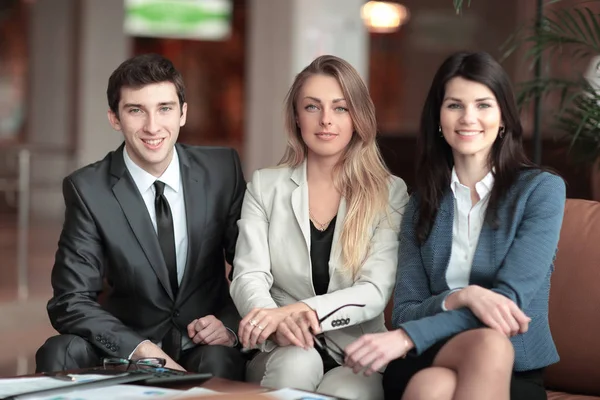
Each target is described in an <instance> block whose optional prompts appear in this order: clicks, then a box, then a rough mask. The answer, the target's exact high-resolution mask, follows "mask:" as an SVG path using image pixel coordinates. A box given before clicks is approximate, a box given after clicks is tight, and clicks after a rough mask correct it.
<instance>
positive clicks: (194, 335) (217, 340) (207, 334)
mask: <svg viewBox="0 0 600 400" xmlns="http://www.w3.org/2000/svg"><path fill="white" fill-rule="evenodd" d="M187 331H188V336H189V337H190V339H192V341H193V342H194V343H196V344H207V345H221V346H229V347H233V345H234V344H235V339H236V338H235V337H234V335H233V333H232V332H230V331H229V329H227V328H226V327H225V325H223V323H222V322H221V321H220V320H218V319H217V318H216V317H215V316H214V315H207V316H205V317H202V318H198V319H195V320H193V321H192V322H190V323H189V324H188V326H187Z"/></svg>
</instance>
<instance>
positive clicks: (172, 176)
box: [123, 146, 181, 193]
mask: <svg viewBox="0 0 600 400" xmlns="http://www.w3.org/2000/svg"><path fill="white" fill-rule="evenodd" d="M123 160H124V161H125V166H126V167H127V170H128V171H129V173H130V174H131V177H132V178H133V181H134V182H135V185H136V186H137V188H138V190H139V191H140V193H145V192H146V191H147V190H148V189H150V187H151V186H152V185H154V182H155V181H156V180H160V181H161V182H164V183H165V184H166V185H167V186H169V187H170V188H171V189H173V190H174V191H175V192H179V188H180V187H181V179H180V173H181V172H180V170H179V156H178V155H177V148H174V149H173V158H172V159H171V162H170V163H169V166H168V167H167V169H166V170H165V172H163V174H162V175H161V176H160V177H159V178H156V177H155V176H153V175H152V174H150V173H148V172H146V171H144V169H142V167H140V166H139V165H137V164H136V163H135V162H134V161H133V160H132V159H131V157H129V154H128V153H127V146H125V147H124V148H123Z"/></svg>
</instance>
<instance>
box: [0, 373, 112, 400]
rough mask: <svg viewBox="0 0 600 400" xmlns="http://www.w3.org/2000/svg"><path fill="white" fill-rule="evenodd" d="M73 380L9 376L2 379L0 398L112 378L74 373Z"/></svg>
mask: <svg viewBox="0 0 600 400" xmlns="http://www.w3.org/2000/svg"><path fill="white" fill-rule="evenodd" d="M69 376H70V377H72V378H73V381H62V380H59V379H56V378H50V377H46V376H44V377H33V378H8V379H0V398H4V397H8V396H14V395H16V394H19V393H25V392H33V391H34V390H43V389H52V388H58V387H61V386H69V385H72V384H74V383H81V382H91V381H97V380H100V379H107V378H112V376H110V375H92V374H83V375H78V374H72V375H69Z"/></svg>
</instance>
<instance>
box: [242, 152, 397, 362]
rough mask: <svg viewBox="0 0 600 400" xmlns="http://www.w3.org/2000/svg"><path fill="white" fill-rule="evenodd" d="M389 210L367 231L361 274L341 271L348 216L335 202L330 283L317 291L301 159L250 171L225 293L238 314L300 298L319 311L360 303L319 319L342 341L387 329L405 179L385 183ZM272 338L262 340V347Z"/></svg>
mask: <svg viewBox="0 0 600 400" xmlns="http://www.w3.org/2000/svg"><path fill="white" fill-rule="evenodd" d="M389 188H390V194H389V215H390V218H389V219H388V218H385V217H384V218H382V219H381V220H380V221H379V223H378V224H377V225H376V226H373V227H372V230H371V231H370V232H368V234H369V235H371V237H372V240H371V250H370V253H369V256H368V258H367V259H366V261H365V263H364V265H363V267H362V269H361V272H360V274H359V276H358V277H357V278H356V280H354V281H353V280H352V276H351V274H348V273H346V272H344V271H342V270H341V246H340V243H339V236H340V232H341V230H342V225H343V222H344V217H345V216H346V202H345V200H344V199H342V201H341V202H340V206H339V209H338V214H337V220H336V224H335V230H334V236H333V244H332V249H331V258H330V260H329V275H330V282H329V288H328V291H327V293H326V294H324V295H321V296H317V295H316V294H315V290H314V288H313V284H312V268H311V261H310V223H309V213H308V184H307V180H306V164H305V163H304V164H303V165H301V166H300V167H298V168H296V169H290V168H285V167H282V168H268V169H263V170H259V171H256V172H255V173H254V175H253V177H252V181H251V182H249V183H248V186H247V190H246V195H245V197H244V203H243V205H242V217H241V219H240V220H239V221H238V226H239V232H240V234H239V237H238V241H237V245H236V253H235V259H234V262H233V265H234V269H233V281H232V282H231V287H230V291H231V296H232V298H233V301H234V303H235V305H236V306H237V308H238V310H239V312H240V314H241V315H242V316H244V315H246V314H248V313H249V312H250V311H251V310H252V309H253V308H255V307H261V308H275V307H279V306H285V305H288V304H292V303H295V302H297V301H303V302H304V303H306V304H307V305H309V306H310V307H311V308H313V309H314V310H315V311H316V312H317V315H319V317H323V316H324V315H326V314H328V313H329V312H331V311H333V310H334V309H336V308H338V307H339V306H341V305H344V304H348V303H362V304H365V305H366V306H365V307H363V308H359V307H347V308H343V309H341V310H340V311H337V312H336V313H334V314H333V315H332V316H331V317H329V318H328V319H327V320H326V321H325V322H324V323H323V324H322V328H323V331H324V332H325V338H326V339H331V340H333V341H334V342H335V343H336V344H338V345H339V346H341V347H342V348H343V347H345V346H346V345H348V344H349V343H351V342H353V341H354V340H356V339H357V338H359V337H360V336H361V335H363V334H365V333H373V332H383V331H385V330H386V329H385V325H384V317H383V310H384V309H385V306H386V304H387V302H388V300H389V299H390V297H391V294H392V289H393V286H394V276H395V274H396V267H397V257H398V241H399V240H398V236H399V229H398V227H399V225H400V221H401V218H402V214H403V212H404V207H405V206H406V203H407V202H408V195H407V192H406V185H405V184H404V182H403V181H402V180H401V179H400V178H397V177H393V178H392V179H391V180H390V184H389ZM274 348H275V344H274V343H272V342H267V343H266V345H265V346H262V350H263V351H271V350H273V349H274Z"/></svg>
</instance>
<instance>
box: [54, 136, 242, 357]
mask: <svg viewBox="0 0 600 400" xmlns="http://www.w3.org/2000/svg"><path fill="white" fill-rule="evenodd" d="M176 148H177V154H178V156H179V160H180V168H181V179H182V182H183V191H184V199H185V209H186V217H187V229H188V235H189V238H188V246H189V247H188V256H187V263H186V268H185V274H184V276H183V280H182V282H181V285H180V288H179V291H178V294H177V297H174V296H173V293H172V291H171V287H170V284H169V277H168V272H167V267H166V265H165V262H164V258H163V256H162V253H161V250H160V246H159V243H158V238H157V235H156V233H155V230H154V228H153V226H152V222H151V220H150V216H149V214H148V212H147V209H146V206H145V204H144V201H143V199H142V197H141V195H140V193H139V191H138V189H137V187H136V185H135V183H134V181H133V179H132V177H131V175H130V174H129V172H128V170H127V168H126V167H125V162H124V161H123V149H124V146H123V145H122V146H121V147H119V149H117V150H116V151H113V152H111V153H109V154H108V155H107V156H106V157H105V158H104V159H103V160H101V161H99V162H97V163H94V164H91V165H88V166H86V167H84V168H82V169H80V170H78V171H76V172H74V173H73V174H71V175H70V176H68V177H67V178H65V180H64V182H63V195H64V198H65V205H66V211H65V221H64V226H63V230H62V233H61V236H60V241H59V243H58V251H57V253H56V260H55V264H54V268H53V270H52V287H53V289H54V296H53V298H52V299H51V300H50V301H49V302H48V314H49V316H50V321H51V322H52V326H53V327H54V328H55V329H56V330H57V331H58V332H59V333H61V334H74V335H79V336H81V337H83V338H84V339H86V340H88V341H89V342H90V343H92V344H93V345H95V346H97V347H98V348H99V349H100V350H102V351H103V352H105V353H106V354H107V356H112V357H125V358H126V357H128V356H129V354H130V353H131V352H132V351H133V350H134V349H135V347H136V346H137V345H138V344H139V343H140V342H141V341H143V340H146V339H150V340H152V341H153V342H155V343H156V342H159V341H161V340H162V338H163V336H164V335H165V334H166V332H167V331H168V329H169V328H170V327H171V326H172V325H171V324H173V323H174V324H175V325H176V326H178V327H179V329H180V330H181V331H182V332H185V329H186V326H187V324H188V323H190V322H191V321H192V320H193V319H195V318H199V317H202V316H205V315H210V314H212V315H214V316H215V317H217V318H219V319H220V320H221V321H222V322H223V323H224V324H225V326H227V327H228V328H230V329H232V330H233V331H234V332H236V331H237V329H238V324H239V321H240V317H239V314H238V312H237V310H236V309H235V306H234V305H233V302H232V300H231V297H230V296H229V289H228V284H227V280H226V277H225V269H224V268H225V260H227V261H228V262H229V263H230V264H232V262H233V256H234V250H235V242H236V240H237V235H238V229H237V220H238V219H239V217H240V210H241V206H242V200H243V197H244V191H245V181H244V177H243V174H242V169H241V166H240V161H239V157H238V155H237V153H236V152H235V150H232V149H227V148H217V147H211V148H209V147H196V146H186V145H181V144H177V145H176ZM106 285H107V286H108V290H107V291H106V292H105V293H103V294H102V296H103V300H102V302H101V303H102V304H100V303H99V302H98V295H99V294H100V293H101V292H102V290H103V287H105V286H106Z"/></svg>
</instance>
